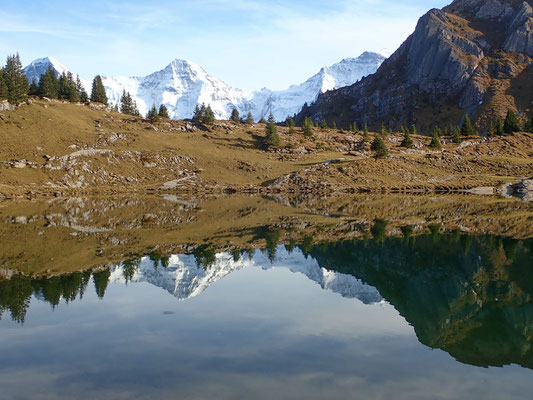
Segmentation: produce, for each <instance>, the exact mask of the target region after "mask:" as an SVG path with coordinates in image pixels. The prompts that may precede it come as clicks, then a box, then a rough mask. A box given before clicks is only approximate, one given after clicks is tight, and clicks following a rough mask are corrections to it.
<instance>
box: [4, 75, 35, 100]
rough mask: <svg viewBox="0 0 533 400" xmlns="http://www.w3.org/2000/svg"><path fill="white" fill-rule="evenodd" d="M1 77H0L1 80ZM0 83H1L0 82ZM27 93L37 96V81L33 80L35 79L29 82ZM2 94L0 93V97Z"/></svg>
mask: <svg viewBox="0 0 533 400" xmlns="http://www.w3.org/2000/svg"><path fill="white" fill-rule="evenodd" d="M1 79H2V78H0V80H1ZM0 85H1V83H0ZM28 94H29V95H30V96H39V85H38V84H37V82H35V79H34V80H33V81H32V82H31V83H30V89H29V91H28ZM1 97H2V96H1V95H0V98H1Z"/></svg>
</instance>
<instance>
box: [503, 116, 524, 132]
mask: <svg viewBox="0 0 533 400" xmlns="http://www.w3.org/2000/svg"><path fill="white" fill-rule="evenodd" d="M503 131H504V132H505V133H506V134H508V135H512V134H513V133H514V132H519V131H520V124H519V123H518V118H517V117H516V113H515V112H514V111H513V110H509V111H507V116H506V117H505V121H504V123H503Z"/></svg>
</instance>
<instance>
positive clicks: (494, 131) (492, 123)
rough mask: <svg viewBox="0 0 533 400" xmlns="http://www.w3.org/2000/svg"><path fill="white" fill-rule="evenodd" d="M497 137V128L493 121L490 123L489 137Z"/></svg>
mask: <svg viewBox="0 0 533 400" xmlns="http://www.w3.org/2000/svg"><path fill="white" fill-rule="evenodd" d="M495 135H496V126H495V125H494V122H493V121H490V124H489V130H488V131H487V136H488V137H493V136H495Z"/></svg>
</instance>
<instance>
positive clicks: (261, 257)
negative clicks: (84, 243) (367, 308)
mask: <svg viewBox="0 0 533 400" xmlns="http://www.w3.org/2000/svg"><path fill="white" fill-rule="evenodd" d="M243 268H262V269H265V270H266V269H271V268H286V269H288V270H290V271H291V272H294V273H300V274H303V275H305V276H306V277H307V278H309V279H311V280H312V281H314V282H316V283H317V284H318V285H320V287H322V288H323V289H325V290H330V291H332V292H334V293H338V294H340V295H341V296H343V297H346V298H354V299H355V298H356V299H359V300H360V301H362V302H363V303H365V304H372V303H378V302H381V301H383V298H382V297H381V295H380V294H379V292H378V291H377V289H376V288H374V287H372V286H369V285H366V284H364V283H363V282H362V281H360V280H359V279H356V278H355V277H353V276H352V275H345V274H341V273H338V272H333V271H328V270H326V269H324V268H322V267H320V265H319V264H318V262H317V261H316V260H315V259H314V258H311V257H309V258H306V257H305V255H304V254H303V253H302V252H301V251H300V250H294V251H293V252H292V253H289V252H288V251H287V250H286V249H285V248H283V247H279V248H278V252H277V257H276V259H275V260H274V262H272V263H271V262H270V260H269V259H268V257H267V255H266V254H262V253H256V254H254V256H253V257H252V258H251V259H248V258H241V259H240V260H238V261H235V260H234V259H233V256H232V255H231V254H229V253H221V254H217V256H216V260H215V262H214V264H213V265H211V266H209V268H206V269H203V268H201V267H198V265H197V264H196V259H195V258H194V256H190V255H174V256H172V257H171V258H170V263H169V266H168V267H167V268H163V267H161V266H160V267H159V268H157V269H156V268H154V266H153V263H152V261H151V260H150V259H149V258H148V257H144V258H143V259H142V261H141V264H140V267H139V268H138V269H137V270H136V272H135V274H134V275H133V277H132V279H131V281H130V282H148V283H150V284H152V285H155V286H157V287H160V288H162V289H164V290H166V291H167V292H169V293H170V294H171V295H173V296H175V297H177V298H178V299H180V300H185V299H189V298H192V297H195V296H198V295H200V294H201V293H202V292H204V291H205V290H206V289H207V288H208V287H209V286H210V285H212V284H214V283H215V282H217V281H219V280H220V279H222V278H224V277H225V276H227V275H229V274H231V273H232V272H234V271H238V270H240V269H243ZM109 281H110V282H111V283H126V279H125V277H124V267H123V266H120V265H119V266H117V267H115V268H114V269H113V270H112V272H111V276H110V278H109Z"/></svg>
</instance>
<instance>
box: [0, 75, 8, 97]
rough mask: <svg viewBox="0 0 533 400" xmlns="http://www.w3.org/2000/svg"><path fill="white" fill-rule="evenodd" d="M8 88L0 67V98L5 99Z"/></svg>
mask: <svg viewBox="0 0 533 400" xmlns="http://www.w3.org/2000/svg"><path fill="white" fill-rule="evenodd" d="M7 95H8V90H7V85H6V81H5V78H4V69H3V68H0V100H2V99H7Z"/></svg>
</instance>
